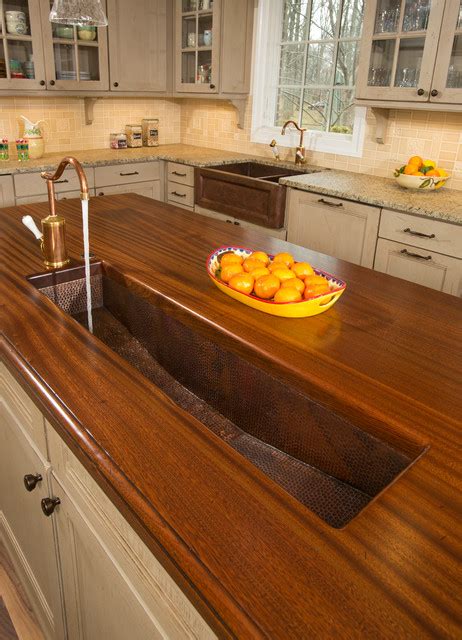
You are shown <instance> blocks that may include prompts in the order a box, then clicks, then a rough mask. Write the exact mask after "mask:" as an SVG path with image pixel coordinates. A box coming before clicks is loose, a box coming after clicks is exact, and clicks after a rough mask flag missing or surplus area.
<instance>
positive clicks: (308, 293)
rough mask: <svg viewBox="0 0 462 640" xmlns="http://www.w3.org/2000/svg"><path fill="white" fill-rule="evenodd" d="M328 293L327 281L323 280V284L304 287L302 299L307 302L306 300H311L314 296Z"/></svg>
mask: <svg viewBox="0 0 462 640" xmlns="http://www.w3.org/2000/svg"><path fill="white" fill-rule="evenodd" d="M329 292H330V287H329V283H328V282H327V280H324V284H322V283H318V284H310V285H307V286H306V287H305V291H304V293H303V297H304V298H305V300H307V299H308V298H313V297H314V296H320V295H322V294H324V293H329Z"/></svg>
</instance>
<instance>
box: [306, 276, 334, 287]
mask: <svg viewBox="0 0 462 640" xmlns="http://www.w3.org/2000/svg"><path fill="white" fill-rule="evenodd" d="M326 282H327V280H326V279H325V278H323V277H322V276H318V275H316V274H314V275H312V276H307V277H306V278H305V287H308V286H310V285H312V284H325V283H326ZM328 284H329V283H328Z"/></svg>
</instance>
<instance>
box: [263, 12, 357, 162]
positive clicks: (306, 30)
mask: <svg viewBox="0 0 462 640" xmlns="http://www.w3.org/2000/svg"><path fill="white" fill-rule="evenodd" d="M363 4H364V0H261V2H260V6H259V16H258V18H259V19H258V31H257V40H256V56H255V59H256V65H255V78H254V109H253V128H252V140H253V141H256V142H268V141H269V140H270V139H271V137H276V138H277V139H278V143H279V144H281V145H284V146H293V145H294V143H296V137H297V136H296V135H293V137H292V138H290V137H289V136H285V137H279V134H280V129H281V127H282V125H283V124H284V122H286V121H287V120H295V122H297V123H298V124H299V125H300V126H301V127H304V128H306V129H308V130H309V133H308V134H307V136H306V140H307V146H308V147H309V148H311V149H314V150H318V151H327V152H331V153H337V154H344V155H354V156H359V155H361V153H362V142H363V137H364V128H365V111H366V110H365V109H364V108H363V107H355V106H354V85H355V72H356V67H357V62H358V55H359V41H360V37H361V28H362V17H363ZM268 136H271V137H270V138H269V139H268Z"/></svg>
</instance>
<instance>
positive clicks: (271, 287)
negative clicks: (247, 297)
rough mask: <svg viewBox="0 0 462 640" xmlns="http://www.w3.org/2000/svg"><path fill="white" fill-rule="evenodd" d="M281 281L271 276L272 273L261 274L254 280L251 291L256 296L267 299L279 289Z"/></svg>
mask: <svg viewBox="0 0 462 640" xmlns="http://www.w3.org/2000/svg"><path fill="white" fill-rule="evenodd" d="M280 286H281V283H280V281H279V278H276V276H273V275H272V274H271V275H269V276H262V277H261V278H258V280H256V281H255V285H254V288H253V291H254V293H255V295H256V296H258V297H259V298H264V299H265V300H269V299H270V298H272V297H273V296H274V294H275V293H276V291H278V290H279V287H280Z"/></svg>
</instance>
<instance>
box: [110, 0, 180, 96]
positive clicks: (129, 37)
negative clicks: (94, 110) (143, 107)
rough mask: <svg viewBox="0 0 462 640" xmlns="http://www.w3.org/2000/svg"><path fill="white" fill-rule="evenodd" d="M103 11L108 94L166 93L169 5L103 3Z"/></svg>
mask: <svg viewBox="0 0 462 640" xmlns="http://www.w3.org/2000/svg"><path fill="white" fill-rule="evenodd" d="M107 9H108V22H109V27H108V29H109V57H110V63H111V64H110V88H111V91H116V92H117V91H159V92H166V91H167V90H168V89H169V88H170V87H169V83H168V71H169V69H170V68H171V60H170V56H168V52H167V42H168V25H169V24H171V13H170V12H171V2H170V1H167V0H136V1H133V0H132V1H131V2H127V0H107Z"/></svg>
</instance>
